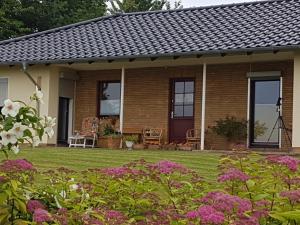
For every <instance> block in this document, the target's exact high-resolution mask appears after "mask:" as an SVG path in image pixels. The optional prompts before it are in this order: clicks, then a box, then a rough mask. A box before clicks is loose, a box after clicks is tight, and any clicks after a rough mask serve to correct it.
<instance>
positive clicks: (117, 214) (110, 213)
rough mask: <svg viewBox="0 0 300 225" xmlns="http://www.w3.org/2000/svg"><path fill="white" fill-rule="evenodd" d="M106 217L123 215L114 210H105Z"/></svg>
mask: <svg viewBox="0 0 300 225" xmlns="http://www.w3.org/2000/svg"><path fill="white" fill-rule="evenodd" d="M106 217H107V218H108V219H118V218H123V217H124V216H123V214H122V213H121V212H118V211H115V210H109V211H107V212H106Z"/></svg>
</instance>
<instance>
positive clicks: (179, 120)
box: [58, 52, 294, 151]
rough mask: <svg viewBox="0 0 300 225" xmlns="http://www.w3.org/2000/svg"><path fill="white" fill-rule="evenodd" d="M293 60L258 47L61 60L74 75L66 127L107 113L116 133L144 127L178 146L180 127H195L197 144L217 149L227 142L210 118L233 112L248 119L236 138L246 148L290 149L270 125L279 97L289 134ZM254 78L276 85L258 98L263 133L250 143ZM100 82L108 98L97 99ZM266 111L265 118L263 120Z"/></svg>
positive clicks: (225, 146) (183, 129) (182, 136)
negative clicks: (235, 51)
mask: <svg viewBox="0 0 300 225" xmlns="http://www.w3.org/2000/svg"><path fill="white" fill-rule="evenodd" d="M293 57H294V55H293V53H290V52H280V53H274V52H269V53H268V52H266V53H254V54H249V53H248V54H247V53H245V54H239V55H223V56H214V57H213V56H212V57H200V56H194V57H177V58H174V57H164V58H157V59H151V58H149V59H148V60H140V59H136V60H129V61H126V60H121V61H114V62H103V63H88V64H84V63H82V64H72V65H67V66H66V67H65V68H67V69H68V71H69V72H68V73H69V76H70V73H71V72H72V73H74V74H76V76H75V77H76V78H75V79H74V81H73V82H74V105H73V129H75V130H79V129H80V127H81V122H82V120H83V119H84V118H85V117H90V116H96V117H98V118H100V121H101V120H110V119H111V118H115V119H116V121H117V122H116V123H117V125H116V129H117V131H119V132H120V133H122V134H124V135H129V134H141V133H142V130H143V129H144V128H147V127H152V128H161V129H162V130H163V143H185V142H186V131H187V130H188V129H199V130H200V132H201V138H200V146H199V148H200V149H202V150H203V149H220V150H224V149H229V148H231V147H232V146H230V145H229V143H228V141H227V140H226V139H225V138H224V137H221V136H219V135H216V134H215V133H213V132H212V130H211V127H212V126H214V125H215V124H216V121H217V120H219V119H222V118H226V117H230V116H233V117H237V118H238V119H241V120H242V119H244V120H247V121H248V131H247V138H245V139H244V140H242V143H244V144H245V146H247V147H248V148H254V149H265V148H267V149H269V148H270V147H272V148H274V149H279V150H283V151H287V150H291V145H290V143H289V140H288V139H287V137H286V133H283V132H282V130H281V129H280V128H279V127H278V126H276V127H275V129H274V131H273V133H272V134H271V132H272V128H273V125H275V122H276V119H277V115H278V113H277V111H276V110H277V108H276V103H277V102H276V101H277V98H279V97H280V98H282V108H281V111H280V115H282V116H283V119H284V121H285V124H286V126H287V128H288V132H289V136H290V137H292V132H291V131H292V108H293V107H292V103H293V88H291V87H292V86H293V70H294V62H293ZM68 73H65V76H67V74H68ZM62 74H63V73H62ZM62 76H63V75H62ZM65 79H66V78H64V77H61V78H60V83H61V86H60V90H66V87H65V86H64V85H66V84H65V83H63V82H64V80H65ZM258 80H261V81H265V84H266V87H268V84H270V86H271V87H270V90H272V85H277V86H278V90H277V91H274V93H272V95H274V96H273V97H272V98H271V99H270V97H266V98H267V100H270V101H271V102H266V103H265V104H263V103H264V102H263V103H262V104H259V103H258V105H260V106H261V109H260V110H262V112H261V114H259V113H258V114H257V115H256V116H257V118H259V117H261V119H262V120H264V119H265V121H261V123H267V125H266V126H267V130H266V131H265V134H263V135H262V137H258V138H257V140H255V139H254V138H253V137H251V129H253V127H252V128H251V117H252V116H255V115H253V112H252V110H253V107H254V106H252V103H251V96H253V94H252V91H251V85H253V84H252V83H254V82H255V81H258ZM272 81H273V82H272ZM274 82H275V83H274ZM103 87H105V93H104V94H106V95H108V96H105V97H103ZM183 87H185V89H186V90H185V89H183ZM258 92H259V91H258ZM262 94H263V93H262ZM276 95H278V96H276ZM60 97H63V95H61V94H60ZM262 97H263V96H262ZM268 98H269V99H268ZM274 101H275V102H274ZM266 106H267V108H268V109H267V110H265V111H263V110H264V107H266ZM270 107H271V108H270ZM268 110H269V111H268ZM268 113H271V115H269V116H270V117H269V118H266V117H265V116H264V114H268ZM275 117H276V118H275ZM202 121H203V122H202ZM253 124H254V123H252V126H254V125H253ZM58 133H60V132H58ZM270 134H271V138H270V137H269V136H270ZM268 139H270V140H268ZM276 151H278V150H276Z"/></svg>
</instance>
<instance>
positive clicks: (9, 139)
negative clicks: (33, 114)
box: [0, 131, 17, 146]
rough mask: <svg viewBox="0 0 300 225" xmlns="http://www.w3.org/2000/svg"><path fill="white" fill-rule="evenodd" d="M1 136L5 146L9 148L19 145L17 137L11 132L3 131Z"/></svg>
mask: <svg viewBox="0 0 300 225" xmlns="http://www.w3.org/2000/svg"><path fill="white" fill-rule="evenodd" d="M0 136H1V138H2V144H3V145H4V146H7V145H8V144H16V143H17V137H16V135H14V134H13V133H11V132H10V131H2V132H1V133H0Z"/></svg>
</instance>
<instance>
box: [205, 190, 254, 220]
mask: <svg viewBox="0 0 300 225" xmlns="http://www.w3.org/2000/svg"><path fill="white" fill-rule="evenodd" d="M201 201H202V202H203V203H205V204H209V205H211V206H213V207H214V208H215V209H216V210H218V211H221V212H224V213H226V214H229V215H231V214H233V213H235V212H236V213H237V214H238V216H243V215H244V213H245V212H247V211H249V210H251V208H252V205H251V202H250V200H248V199H241V198H240V197H238V196H234V195H229V194H225V193H222V192H210V193H208V194H207V195H206V196H205V197H203V198H202V199H201Z"/></svg>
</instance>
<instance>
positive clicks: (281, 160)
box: [267, 156, 299, 172]
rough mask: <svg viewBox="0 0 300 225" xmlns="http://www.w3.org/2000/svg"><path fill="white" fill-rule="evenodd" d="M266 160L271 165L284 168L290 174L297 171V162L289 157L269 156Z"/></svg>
mask: <svg viewBox="0 0 300 225" xmlns="http://www.w3.org/2000/svg"><path fill="white" fill-rule="evenodd" d="M267 160H268V161H269V162H271V163H275V164H280V165H283V166H286V167H288V168H289V169H290V171H292V172H296V171H297V169H298V164H299V160H298V159H296V158H293V157H291V156H269V157H267Z"/></svg>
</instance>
